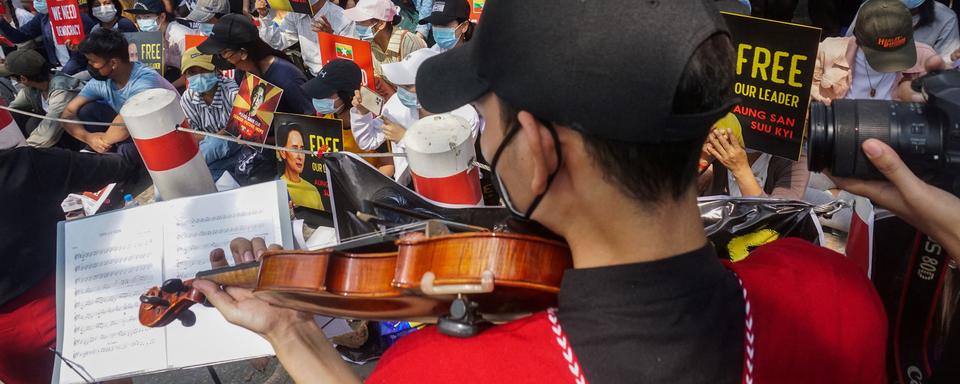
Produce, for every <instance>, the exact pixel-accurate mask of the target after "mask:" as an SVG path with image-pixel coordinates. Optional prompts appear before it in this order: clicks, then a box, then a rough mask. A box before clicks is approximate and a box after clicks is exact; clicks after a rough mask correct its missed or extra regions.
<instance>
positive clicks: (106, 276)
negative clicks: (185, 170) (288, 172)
mask: <svg viewBox="0 0 960 384" xmlns="http://www.w3.org/2000/svg"><path fill="white" fill-rule="evenodd" d="M240 236H243V237H256V236H259V237H263V238H264V239H265V240H266V242H267V244H272V243H275V244H281V245H283V246H284V247H285V248H288V249H289V248H292V246H293V236H292V230H291V222H290V210H289V209H288V205H287V191H286V185H285V184H284V183H283V182H282V181H274V182H269V183H263V184H258V185H253V186H249V187H245V188H239V189H235V190H231V191H227V192H221V193H215V194H210V195H204V196H197V197H190V198H182V199H177V200H171V201H166V202H159V203H155V204H150V205H146V206H141V207H133V208H127V209H123V210H119V211H114V212H110V213H106V214H102V215H98V216H93V217H88V218H84V219H79V220H74V221H70V222H61V223H60V224H59V227H58V243H59V244H58V254H57V318H58V320H59V321H58V322H57V350H59V351H61V353H62V355H63V356H64V357H65V358H66V359H69V360H70V361H72V362H74V363H76V364H79V365H80V366H82V367H83V368H84V369H85V370H86V371H87V372H89V374H90V375H91V376H93V377H94V378H96V379H97V380H104V379H111V378H119V377H128V376H133V375H139V374H145V373H154V372H160V371H165V370H171V369H179V368H187V367H193V366H202V365H210V364H215V363H222V362H228V361H234V360H242V359H248V358H253V357H259V356H266V355H272V354H273V351H272V349H271V348H270V344H269V343H267V342H266V341H265V340H264V339H263V338H261V337H260V336H258V335H256V334H255V333H253V332H250V331H248V330H246V329H243V328H240V327H237V326H234V325H231V324H229V323H227V321H226V320H224V319H223V317H222V316H221V315H220V314H219V313H218V312H217V311H216V309H214V308H207V307H204V306H200V305H195V306H193V307H191V310H192V311H193V313H195V314H196V323H195V324H194V325H193V326H191V327H185V326H183V325H182V324H181V323H180V322H179V321H174V323H172V324H170V325H168V326H166V327H163V328H147V327H145V326H143V325H141V324H140V322H139V320H138V310H139V304H140V302H139V297H140V295H141V294H143V293H144V292H146V291H147V289H149V288H150V287H153V286H157V285H159V284H160V283H161V282H163V281H164V280H166V279H171V278H181V279H190V278H193V277H194V276H195V274H196V273H197V272H199V271H202V270H207V269H210V263H209V261H208V257H209V252H210V250H211V249H214V248H223V249H225V250H228V249H229V243H230V240H232V239H234V238H236V237H240ZM227 252H228V253H229V251H227ZM82 382H84V381H83V379H82V378H81V377H80V376H78V375H77V374H76V373H74V371H73V370H72V369H70V368H69V367H68V366H66V364H65V363H64V362H63V361H62V360H60V359H57V361H56V364H55V368H54V376H53V383H82Z"/></svg>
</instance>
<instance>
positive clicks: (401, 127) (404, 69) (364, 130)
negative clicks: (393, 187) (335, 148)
mask: <svg viewBox="0 0 960 384" xmlns="http://www.w3.org/2000/svg"><path fill="white" fill-rule="evenodd" d="M437 54H439V52H437V51H434V50H432V49H427V48H425V49H421V50H419V51H416V52H414V53H411V54H410V56H408V57H407V58H406V59H405V60H403V61H401V62H399V63H392V64H384V65H383V73H384V75H385V77H386V80H387V81H389V82H391V83H393V84H397V85H398V88H397V93H395V94H394V95H393V96H391V97H390V99H388V100H387V102H386V103H384V104H383V111H382V113H381V118H374V116H373V113H372V112H370V111H368V110H367V109H366V108H364V107H363V105H362V104H361V102H362V98H361V96H360V91H357V92H355V93H354V99H353V108H352V109H350V126H351V127H352V132H353V137H354V139H356V140H357V144H358V145H359V146H360V149H363V150H366V151H372V150H374V149H377V148H378V147H380V146H381V145H383V143H384V142H385V141H386V140H390V146H391V148H392V149H393V153H404V150H403V143H402V139H403V135H404V134H405V133H406V132H407V128H408V127H410V126H411V125H413V123H416V122H417V121H418V120H420V119H421V118H424V117H426V116H429V115H431V113H429V112H427V111H425V110H423V109H422V108H421V107H420V103H419V102H418V101H417V87H416V85H415V84H414V81H415V79H416V77H417V70H418V69H419V68H420V65H421V64H422V63H423V62H424V61H425V60H427V59H429V58H430V57H433V56H435V55H437ZM451 113H452V114H454V115H457V116H459V117H462V118H463V119H464V120H466V121H467V122H468V123H469V124H470V125H471V127H472V128H473V135H474V138H476V136H477V135H479V134H480V118H479V117H478V116H477V111H476V110H475V109H473V107H472V106H469V105H464V106H462V107H460V108H457V109H456V110H454V111H453V112H451ZM393 163H394V167H381V169H380V171H381V172H383V173H384V174H385V175H387V176H391V177H393V178H394V179H395V180H397V181H398V182H399V183H400V184H404V185H405V184H407V182H409V181H410V179H409V177H410V175H409V173H408V172H405V171H406V170H407V160H406V159H405V158H403V157H394V159H393Z"/></svg>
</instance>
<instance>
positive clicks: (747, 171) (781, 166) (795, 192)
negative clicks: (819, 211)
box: [697, 114, 810, 200]
mask: <svg viewBox="0 0 960 384" xmlns="http://www.w3.org/2000/svg"><path fill="white" fill-rule="evenodd" d="M700 163H701V167H702V166H703V165H706V166H707V167H706V169H704V170H703V171H702V172H701V173H700V177H699V178H698V180H697V184H698V185H699V189H700V196H715V195H726V196H733V197H758V196H763V197H776V198H781V199H792V200H802V199H803V194H804V193H805V192H806V189H807V183H808V182H809V180H810V172H809V171H808V170H807V159H806V155H805V154H804V155H803V156H801V157H800V160H799V161H792V160H787V159H782V158H779V157H773V156H771V155H769V154H766V153H763V152H759V151H754V150H749V149H746V148H745V147H744V144H743V136H742V133H741V130H740V123H739V122H738V121H737V117H736V116H735V115H733V114H729V115H727V116H726V117H725V118H723V119H721V120H720V122H718V123H717V124H716V125H715V126H714V128H713V129H712V130H711V133H710V135H709V136H708V137H707V142H706V143H704V144H703V152H702V153H701V155H700Z"/></svg>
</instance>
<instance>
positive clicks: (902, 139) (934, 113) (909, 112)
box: [808, 100, 950, 179]
mask: <svg viewBox="0 0 960 384" xmlns="http://www.w3.org/2000/svg"><path fill="white" fill-rule="evenodd" d="M947 121H948V119H947V117H946V116H945V115H944V114H942V113H940V112H939V111H938V110H936V109H935V108H933V107H932V106H929V105H926V104H921V103H904V102H891V101H883V100H834V101H833V102H832V105H831V106H826V105H824V104H822V103H814V104H813V105H811V107H810V131H809V132H810V136H809V138H808V139H809V143H810V148H809V149H810V156H809V157H808V161H809V163H808V165H809V168H810V170H811V171H813V172H821V171H823V170H829V171H830V173H831V174H833V175H834V176H840V177H854V178H858V179H882V178H883V175H881V174H880V172H879V171H877V169H876V167H874V166H873V164H872V163H871V162H870V160H869V159H867V157H866V155H865V154H864V153H863V150H862V149H861V148H862V147H861V145H862V144H863V142H864V141H866V140H867V139H871V138H873V139H878V140H880V141H883V142H884V143H887V144H889V145H890V146H891V147H893V149H894V150H895V151H896V152H897V153H898V154H899V155H900V157H901V158H902V159H903V161H904V162H905V163H906V164H907V166H908V167H910V169H911V170H913V171H914V173H916V174H917V175H921V176H924V175H926V176H930V175H935V174H936V173H938V171H940V170H941V169H943V168H944V166H945V160H946V156H945V153H944V145H945V139H946V137H945V136H944V135H945V132H949V131H950V130H949V129H948V127H946V126H945V125H944V124H946V122H947Z"/></svg>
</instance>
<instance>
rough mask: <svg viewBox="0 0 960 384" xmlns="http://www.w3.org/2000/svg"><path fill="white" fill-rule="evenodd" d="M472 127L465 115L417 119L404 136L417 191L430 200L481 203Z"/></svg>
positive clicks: (481, 197)
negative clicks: (462, 116)
mask: <svg viewBox="0 0 960 384" xmlns="http://www.w3.org/2000/svg"><path fill="white" fill-rule="evenodd" d="M471 133H472V129H470V124H469V123H467V121H466V120H464V119H463V118H460V117H457V116H454V115H451V114H440V115H433V116H429V117H425V118H423V119H420V121H417V122H416V123H414V124H413V125H412V126H410V129H408V130H407V133H406V134H405V135H404V137H403V145H404V148H405V150H406V152H407V161H408V162H409V163H410V175H411V176H412V177H413V185H414V188H416V190H417V193H419V194H420V195H422V196H423V197H426V198H428V199H430V200H433V201H436V202H440V203H447V204H458V205H480V204H481V203H482V202H483V194H482V193H481V190H480V170H479V169H478V168H477V167H476V166H474V162H475V160H476V151H475V149H474V146H473V137H472V136H471Z"/></svg>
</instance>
